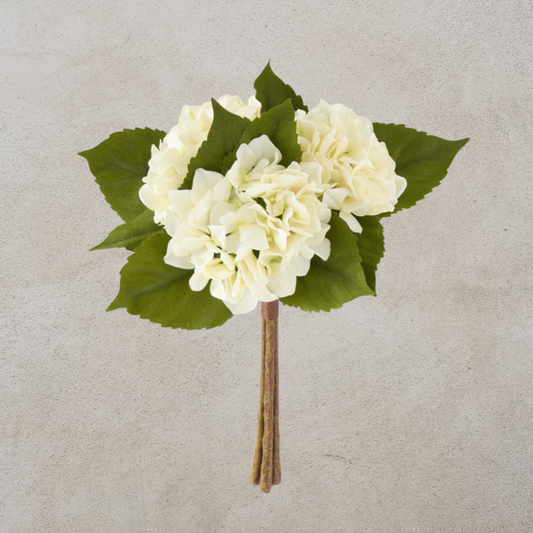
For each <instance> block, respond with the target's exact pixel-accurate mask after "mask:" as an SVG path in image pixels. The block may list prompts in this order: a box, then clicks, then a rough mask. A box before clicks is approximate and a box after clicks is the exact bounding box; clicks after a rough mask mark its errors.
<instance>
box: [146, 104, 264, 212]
mask: <svg viewBox="0 0 533 533" xmlns="http://www.w3.org/2000/svg"><path fill="white" fill-rule="evenodd" d="M217 101H218V103H219V104H220V105H222V106H223V107H224V108H226V109H227V110H228V111H230V112H231V113H234V114H236V115H239V116H241V117H246V118H248V119H250V120H253V119H254V118H257V117H258V116H259V114H260V112H261V104H260V102H259V101H258V100H256V98H255V97H253V96H252V97H251V98H250V99H249V100H248V101H246V102H243V101H242V100H241V98H240V97H239V96H230V95H224V96H221V97H220V98H219V99H218V100H217ZM212 123H213V105H212V103H211V102H206V103H205V104H203V105H201V106H188V105H186V106H183V108H182V110H181V114H180V118H179V122H178V124H177V125H176V126H174V127H173V128H172V129H171V130H170V131H169V132H168V134H167V135H166V137H165V138H164V139H163V140H162V141H161V143H160V145H159V147H156V146H152V157H151V159H150V161H149V162H148V167H149V171H148V175H147V176H146V177H145V178H143V181H144V183H145V185H143V186H142V187H141V189H140V191H139V196H140V198H141V201H142V202H143V203H144V205H146V207H148V208H149V209H151V210H152V211H154V212H155V215H154V220H155V221H156V222H164V220H165V214H166V210H167V208H168V206H169V196H168V195H169V193H170V191H175V190H177V189H178V188H179V187H180V186H181V184H182V183H183V180H184V179H185V176H186V175H187V167H188V166H189V162H190V161H191V159H192V158H193V157H194V156H195V155H196V154H197V152H198V149H199V148H200V145H201V144H202V143H203V142H204V141H205V140H206V139H207V135H208V133H209V130H210V129H211V125H212Z"/></svg>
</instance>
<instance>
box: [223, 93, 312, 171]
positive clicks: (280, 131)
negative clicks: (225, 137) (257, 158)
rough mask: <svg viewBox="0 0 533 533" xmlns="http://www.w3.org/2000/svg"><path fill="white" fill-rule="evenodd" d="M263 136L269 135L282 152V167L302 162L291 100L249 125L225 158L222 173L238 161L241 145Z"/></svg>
mask: <svg viewBox="0 0 533 533" xmlns="http://www.w3.org/2000/svg"><path fill="white" fill-rule="evenodd" d="M261 135H268V137H269V139H270V140H271V141H272V142H273V143H274V144H275V145H276V147H277V148H278V150H279V151H280V152H281V155H282V159H281V162H280V164H281V165H283V166H284V167H288V166H289V165H290V164H291V163H292V162H293V161H296V162H298V163H299V162H300V160H301V158H302V149H301V148H300V145H299V143H298V133H297V130H296V121H295V119H294V108H293V107H292V104H291V102H290V101H289V100H285V102H283V104H281V105H278V106H276V107H273V108H272V109H270V110H269V111H267V112H266V113H263V114H262V115H261V116H260V117H258V118H256V119H255V120H254V121H253V122H250V124H248V126H247V127H246V130H245V131H244V133H243V134H242V137H241V138H240V140H239V142H238V143H237V146H236V147H235V150H233V151H232V152H231V153H230V154H228V156H227V157H226V158H224V163H223V164H222V173H223V174H225V173H226V172H227V171H228V170H229V169H230V167H231V165H233V163H234V162H235V160H236V159H237V149H238V148H239V146H240V145H241V144H248V143H249V142H250V141H251V140H252V139H255V138H256V137H261Z"/></svg>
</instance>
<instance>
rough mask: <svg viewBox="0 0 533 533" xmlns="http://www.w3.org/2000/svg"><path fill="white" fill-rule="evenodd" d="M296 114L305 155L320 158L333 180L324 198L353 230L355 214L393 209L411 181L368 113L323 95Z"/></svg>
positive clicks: (325, 178)
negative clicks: (397, 167) (399, 172)
mask: <svg viewBox="0 0 533 533" xmlns="http://www.w3.org/2000/svg"><path fill="white" fill-rule="evenodd" d="M296 119H297V124H298V135H299V142H300V146H301V148H302V150H303V157H302V160H303V161H308V162H315V163H319V164H320V166H321V167H322V178H323V181H324V182H325V183H328V184H330V185H332V187H331V188H330V189H328V190H326V191H325V192H324V196H323V202H324V203H325V204H326V205H327V206H328V207H329V208H331V209H335V210H339V215H340V216H341V218H343V219H344V220H345V221H346V222H347V224H348V225H349V226H350V228H351V229H352V231H356V232H360V231H361V226H360V224H359V222H357V219H356V218H355V217H354V215H356V216H365V215H377V214H379V213H384V212H387V211H393V210H394V206H395V205H396V203H397V201H398V197H399V196H400V195H401V194H402V192H403V191H404V190H405V187H406V185H407V182H406V180H405V178H402V177H401V176H398V175H397V174H396V173H395V162H394V160H393V159H392V158H391V157H390V155H389V152H388V150H387V147H386V145H385V143H383V142H379V141H378V139H377V137H376V135H375V134H374V131H373V127H372V122H371V121H370V120H369V119H367V118H365V117H361V116H358V115H356V114H355V113H354V112H353V111H352V110H351V109H350V108H348V107H346V106H343V105H342V104H335V105H330V104H328V103H327V102H325V101H324V100H321V102H320V104H319V105H318V106H317V107H315V108H314V109H312V110H311V111H309V112H308V113H305V112H304V111H302V110H298V111H297V112H296Z"/></svg>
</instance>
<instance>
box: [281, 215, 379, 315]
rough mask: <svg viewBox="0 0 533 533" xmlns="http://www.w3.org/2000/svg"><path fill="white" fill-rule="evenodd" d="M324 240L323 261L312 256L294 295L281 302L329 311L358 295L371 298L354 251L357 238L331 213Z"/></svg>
mask: <svg viewBox="0 0 533 533" xmlns="http://www.w3.org/2000/svg"><path fill="white" fill-rule="evenodd" d="M330 225H331V229H330V230H329V231H328V233H327V235H326V237H327V238H328V239H329V240H330V241H331V255H330V256H329V259H328V260H327V261H324V260H322V259H320V258H319V257H317V256H315V257H314V258H313V259H312V261H311V269H310V270H309V273H308V274H307V275H306V276H303V277H301V278H298V283H297V284H296V292H295V293H294V294H293V295H292V296H288V297H286V298H282V299H281V301H282V302H283V303H284V304H286V305H290V306H293V307H300V308H301V309H303V310H304V311H330V310H331V309H337V308H339V307H341V306H342V305H344V304H345V303H346V302H349V301H350V300H353V299H354V298H357V297H358V296H364V295H371V294H374V291H373V290H372V289H371V288H370V287H369V286H368V285H367V283H366V280H365V272H364V270H363V267H362V266H361V256H360V255H359V251H358V249H357V237H356V235H355V234H354V233H352V231H351V230H350V228H349V227H348V226H347V224H346V222H344V220H342V219H340V218H339V216H338V215H337V214H335V213H333V214H332V217H331V222H330Z"/></svg>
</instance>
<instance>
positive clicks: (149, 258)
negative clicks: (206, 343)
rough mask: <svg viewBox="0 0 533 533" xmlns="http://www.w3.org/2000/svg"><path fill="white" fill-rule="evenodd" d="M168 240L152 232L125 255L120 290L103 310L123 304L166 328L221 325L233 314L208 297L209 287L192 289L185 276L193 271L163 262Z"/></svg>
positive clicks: (132, 312) (109, 309) (130, 310)
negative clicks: (129, 253) (128, 254)
mask: <svg viewBox="0 0 533 533" xmlns="http://www.w3.org/2000/svg"><path fill="white" fill-rule="evenodd" d="M169 240H170V237H169V236H168V235H166V234H158V235H153V236H152V237H150V238H149V239H147V240H146V241H144V242H143V243H142V244H141V245H140V246H139V247H138V248H137V249H136V250H135V252H134V253H133V254H132V255H130V256H129V257H128V263H127V264H126V265H125V266H124V267H123V268H122V270H121V271H120V291H119V293H118V295H117V297H116V298H115V300H114V301H113V302H112V303H111V305H110V306H109V307H108V308H107V310H108V311H112V310H113V309H117V308H119V307H125V308H126V310H127V311H128V313H130V314H132V315H138V316H140V317H141V318H146V319H148V320H150V321H152V322H155V323H157V324H161V325H162V326H163V327H170V328H183V329H202V328H214V327H216V326H220V325H222V324H224V322H226V321H227V320H228V319H230V318H231V317H232V316H233V315H232V314H231V312H230V311H229V309H228V308H227V307H226V306H225V305H224V304H223V303H222V301H221V300H218V299H216V298H213V297H212V296H211V294H210V292H209V286H207V287H206V288H205V289H204V290H203V291H200V292H195V291H192V290H191V288H190V287H189V278H190V277H191V275H192V273H193V271H192V270H182V269H180V268H175V267H172V266H170V265H167V264H166V263H164V262H163V257H164V256H165V253H166V250H167V245H168V241H169Z"/></svg>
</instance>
